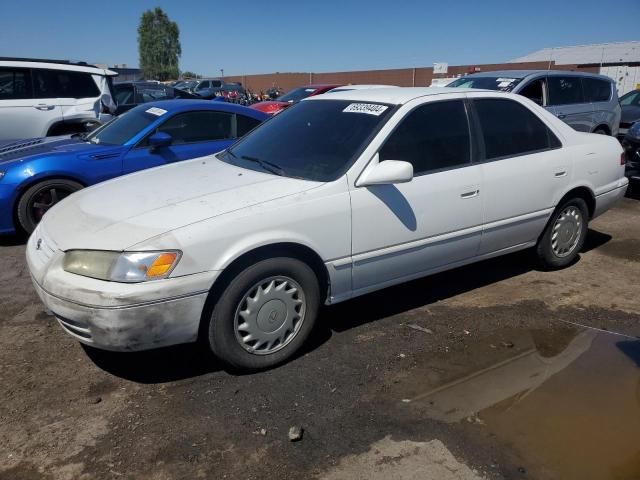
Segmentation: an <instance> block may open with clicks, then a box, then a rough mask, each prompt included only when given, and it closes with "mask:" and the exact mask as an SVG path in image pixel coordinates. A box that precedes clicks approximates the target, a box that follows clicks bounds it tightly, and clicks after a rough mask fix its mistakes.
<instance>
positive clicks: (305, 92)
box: [249, 85, 342, 115]
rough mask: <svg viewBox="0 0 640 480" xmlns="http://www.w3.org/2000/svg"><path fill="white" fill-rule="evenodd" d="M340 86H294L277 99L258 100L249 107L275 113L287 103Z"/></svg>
mask: <svg viewBox="0 0 640 480" xmlns="http://www.w3.org/2000/svg"><path fill="white" fill-rule="evenodd" d="M341 86H342V85H307V86H305V87H299V88H294V89H293V90H291V91H290V92H288V93H285V94H284V95H282V96H281V97H279V98H278V99H277V100H273V101H268V102H259V103H256V104H254V105H251V107H249V108H255V109H256V110H260V111H261V112H263V113H268V114H269V115H275V114H276V113H279V112H281V111H282V110H284V109H285V108H287V107H288V106H289V105H292V104H294V103H297V102H299V101H300V100H302V99H305V98H307V97H313V96H314V95H320V94H321V93H325V92H328V91H329V90H331V89H332V88H336V87H341Z"/></svg>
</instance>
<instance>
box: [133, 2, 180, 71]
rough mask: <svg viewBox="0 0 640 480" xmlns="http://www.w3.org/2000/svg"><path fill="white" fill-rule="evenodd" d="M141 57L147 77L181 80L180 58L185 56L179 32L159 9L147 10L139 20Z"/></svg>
mask: <svg viewBox="0 0 640 480" xmlns="http://www.w3.org/2000/svg"><path fill="white" fill-rule="evenodd" d="M138 54H139V56H140V69H141V70H142V73H143V75H144V76H145V78H148V79H155V80H169V79H172V78H178V75H179V73H180V71H179V70H178V58H180V55H181V54H182V48H181V47H180V29H179V28H178V24H177V23H176V22H172V21H171V19H170V18H169V17H168V16H167V14H166V13H164V11H163V10H162V9H161V8H160V7H156V8H154V9H153V10H147V11H146V12H144V13H143V14H142V17H140V25H139V26H138Z"/></svg>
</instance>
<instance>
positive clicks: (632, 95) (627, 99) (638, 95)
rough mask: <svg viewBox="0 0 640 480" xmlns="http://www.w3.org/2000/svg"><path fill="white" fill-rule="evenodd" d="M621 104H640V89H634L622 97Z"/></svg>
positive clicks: (635, 105)
mask: <svg viewBox="0 0 640 480" xmlns="http://www.w3.org/2000/svg"><path fill="white" fill-rule="evenodd" d="M620 105H622V106H625V107H626V106H629V105H632V106H634V107H638V106H640V90H634V91H632V92H629V93H627V94H625V95H623V96H621V97H620Z"/></svg>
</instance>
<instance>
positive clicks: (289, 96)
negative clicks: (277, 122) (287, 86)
mask: <svg viewBox="0 0 640 480" xmlns="http://www.w3.org/2000/svg"><path fill="white" fill-rule="evenodd" d="M316 90H317V88H313V87H300V88H296V89H295V90H291V91H290V92H288V93H285V94H284V95H282V96H281V97H278V101H279V102H291V103H293V102H299V101H300V100H303V99H305V98H307V97H308V96H310V95H311V94H312V93H313V92H315V91H316Z"/></svg>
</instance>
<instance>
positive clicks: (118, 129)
mask: <svg viewBox="0 0 640 480" xmlns="http://www.w3.org/2000/svg"><path fill="white" fill-rule="evenodd" d="M147 110H149V107H148V106H146V105H141V106H138V107H136V108H134V109H133V110H129V111H128V112H126V113H123V114H122V115H120V116H119V117H116V118H114V119H113V120H111V121H110V122H109V123H107V124H105V125H103V126H102V127H100V128H98V129H97V130H94V131H93V132H91V133H90V134H89V135H87V137H86V140H87V141H88V142H91V143H95V144H100V145H124V144H125V143H127V142H128V141H129V140H131V138H133V137H134V136H135V135H136V134H137V133H138V132H140V131H141V130H143V129H144V128H146V127H147V126H149V125H151V124H152V123H153V122H154V121H156V120H157V119H158V116H157V115H154V114H153V113H149V112H147Z"/></svg>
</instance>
